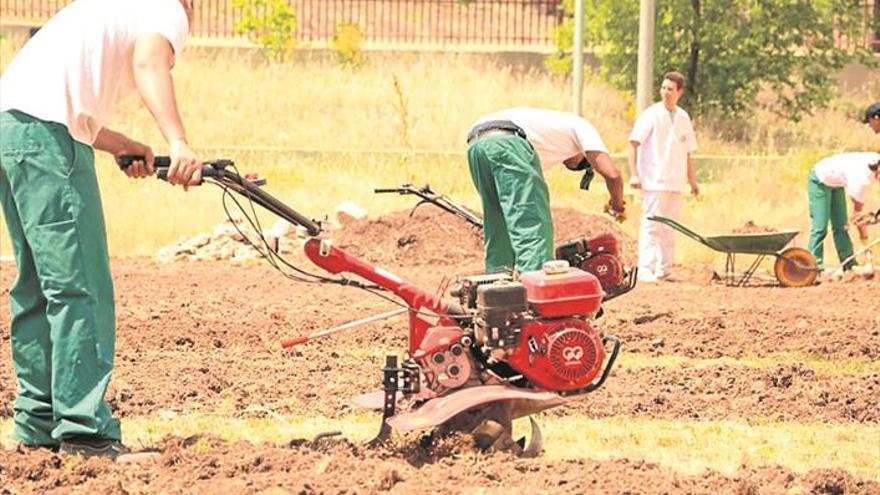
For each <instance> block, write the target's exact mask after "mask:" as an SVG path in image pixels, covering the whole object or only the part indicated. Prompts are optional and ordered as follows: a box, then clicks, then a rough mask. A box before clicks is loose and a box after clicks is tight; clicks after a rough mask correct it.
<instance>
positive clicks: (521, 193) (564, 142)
mask: <svg viewBox="0 0 880 495" xmlns="http://www.w3.org/2000/svg"><path fill="white" fill-rule="evenodd" d="M559 162H562V163H563V164H564V165H565V166H566V167H567V168H568V169H569V170H573V171H583V172H584V175H583V178H582V179H581V188H582V189H587V188H588V187H589V183H590V180H591V179H592V177H593V171H594V170H595V171H596V172H598V173H599V174H600V175H602V177H604V178H605V184H606V187H607V188H608V192H609V194H610V195H611V199H610V200H609V202H608V205H607V206H606V210H607V211H609V212H610V213H612V214H613V215H614V216H616V217H617V218H618V220H621V221H622V220H623V219H624V212H625V206H624V200H623V181H622V179H621V175H620V172H619V171H618V170H617V167H615V166H614V163H613V162H612V161H611V157H610V156H608V150H607V148H605V144H604V143H603V142H602V138H601V137H599V133H598V132H597V131H596V129H595V128H594V127H593V126H592V125H590V123H589V122H587V121H586V120H584V119H583V118H581V117H578V116H577V115H574V114H570V113H563V112H556V111H551V110H541V109H535V108H511V109H508V110H502V111H500V112H497V113H493V114H491V115H487V116H485V117H482V118H481V119H479V120H477V122H476V123H475V124H474V126H473V128H472V129H471V131H470V132H469V133H468V165H469V167H470V172H471V179H472V180H473V182H474V186H476V188H477V191H478V192H479V193H480V198H481V200H482V205H483V224H484V225H483V244H484V247H485V250H486V262H485V264H486V270H487V271H494V270H497V269H502V268H514V267H515V268H516V270H518V271H519V272H527V271H534V270H539V269H540V268H541V267H542V266H543V264H544V262H546V261H549V260H551V259H553V219H552V217H551V214H550V193H549V191H548V188H547V183H546V182H545V180H544V174H543V171H542V168H546V167H548V166H550V165H554V164H556V163H559Z"/></svg>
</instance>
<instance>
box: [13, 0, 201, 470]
mask: <svg viewBox="0 0 880 495" xmlns="http://www.w3.org/2000/svg"><path fill="white" fill-rule="evenodd" d="M191 18H192V5H191V2H190V0H153V1H150V2H144V1H141V0H78V1H76V2H73V3H71V4H70V5H69V6H67V7H65V8H64V9H63V10H61V12H59V13H58V14H57V15H56V16H54V17H53V18H52V19H50V20H49V22H48V23H47V24H46V25H45V26H44V27H43V28H42V29H40V30H39V32H38V33H37V34H36V35H35V36H34V37H33V38H32V39H31V40H29V41H28V42H27V43H26V44H25V45H24V47H23V48H22V49H21V51H20V52H19V53H18V54H17V55H16V57H15V58H14V59H13V60H12V62H11V63H10V65H9V66H8V68H7V69H6V71H5V72H4V74H3V77H2V78H0V204H2V208H3V215H4V218H5V219H6V224H7V228H8V230H9V235H10V239H11V240H12V246H13V250H14V253H15V261H16V265H17V267H18V276H17V278H16V279H15V281H14V282H13V283H12V287H11V289H10V294H9V295H10V300H11V309H12V325H11V329H10V330H11V338H10V341H11V343H12V359H13V364H14V366H15V372H16V376H17V378H18V384H19V390H18V397H17V398H16V400H15V405H14V410H15V428H14V432H13V435H14V437H15V438H16V439H17V440H18V441H19V442H21V443H22V444H24V445H25V446H28V447H35V448H36V447H45V448H50V449H53V450H60V451H62V452H66V453H72V454H80V455H84V456H92V455H99V456H106V457H110V458H115V457H116V456H117V455H119V454H122V453H125V452H127V451H128V449H126V448H125V446H124V445H123V444H122V443H121V435H120V428H119V420H117V419H114V418H113V417H112V415H111V412H110V409H109V407H108V405H107V403H106V401H105V400H104V394H105V393H106V390H107V385H108V383H109V381H110V375H111V371H112V369H113V354H114V347H115V331H116V328H115V307H114V301H113V283H112V280H111V276H110V263H109V259H108V254H107V240H106V232H105V226H104V217H103V212H102V207H101V198H100V194H99V191H98V184H97V180H96V175H95V163H94V149H98V150H101V151H106V152H108V153H111V154H113V155H114V156H116V157H119V156H122V155H143V156H145V157H146V159H145V160H144V161H138V162H136V163H135V164H134V165H133V166H131V167H130V168H129V169H127V171H126V173H127V174H128V175H129V176H130V177H145V176H147V175H149V174H151V173H152V171H153V152H152V150H151V149H150V147H149V146H147V145H145V144H143V143H140V142H138V141H135V140H133V139H130V138H128V137H126V136H124V135H122V134H120V133H118V132H114V131H112V130H110V129H108V128H107V127H105V125H106V123H107V122H108V120H109V118H110V117H111V115H112V114H113V110H114V107H115V106H116V103H117V101H118V100H120V99H121V98H122V97H123V96H124V95H126V94H127V93H129V92H131V91H132V90H134V89H137V91H138V93H140V96H141V98H142V100H143V101H144V103H145V104H146V106H147V107H148V108H149V110H150V112H151V113H152V114H153V117H154V118H155V120H156V122H157V124H158V126H159V128H160V130H161V131H162V133H163V135H164V136H165V138H166V140H167V141H168V144H169V146H170V155H171V158H172V166H171V169H170V171H169V182H171V183H172V184H182V185H184V187H186V186H188V185H193V184H197V183H198V182H199V180H200V179H201V163H200V162H199V160H198V159H197V158H196V156H195V154H194V153H193V151H192V150H191V149H190V148H189V146H188V144H187V140H186V134H185V132H184V127H183V124H182V123H181V119H180V114H179V112H178V109H177V103H176V100H175V96H174V87H173V81H172V79H171V73H170V71H171V68H172V66H173V64H174V57H175V53H178V52H179V51H180V49H181V48H182V47H183V45H184V44H185V42H186V39H187V36H188V32H189V23H190V20H191ZM3 282H4V284H5V283H6V282H7V280H6V279H5V278H4V280H3Z"/></svg>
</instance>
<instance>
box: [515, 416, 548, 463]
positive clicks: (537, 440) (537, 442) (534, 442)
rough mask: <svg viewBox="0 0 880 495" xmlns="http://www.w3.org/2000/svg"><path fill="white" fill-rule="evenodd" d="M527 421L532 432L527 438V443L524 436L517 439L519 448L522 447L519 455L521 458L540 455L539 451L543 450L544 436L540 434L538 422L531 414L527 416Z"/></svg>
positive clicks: (531, 457)
mask: <svg viewBox="0 0 880 495" xmlns="http://www.w3.org/2000/svg"><path fill="white" fill-rule="evenodd" d="M529 423H530V424H531V427H532V434H531V438H530V440H529V444H528V445H526V439H525V437H523V438H520V439H519V440H518V441H517V443H518V444H519V446H520V448H521V449H522V452H521V453H520V454H519V457H522V458H523V459H534V458H536V457H538V456H539V455H541V452H543V451H544V436H543V435H541V427H540V426H538V422H537V421H535V419H534V418H532V417H531V416H529Z"/></svg>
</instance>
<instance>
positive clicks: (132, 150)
mask: <svg viewBox="0 0 880 495" xmlns="http://www.w3.org/2000/svg"><path fill="white" fill-rule="evenodd" d="M125 155H135V156H142V157H144V159H143V160H135V161H133V162H132V163H131V165H130V166H128V167H126V168H124V169H123V172H125V175H127V176H129V177H131V178H134V179H142V178H144V177H149V176H151V175H153V171H154V167H153V149H152V148H150V147H149V146H147V145H146V144H144V143H140V142H138V141H135V140H133V139H127V142H126V143H125V144H123V146H122V147H121V148H118V149H116V150H114V151H113V156H114V157H115V158H116V160H117V161H118V160H119V158H120V157H122V156H125Z"/></svg>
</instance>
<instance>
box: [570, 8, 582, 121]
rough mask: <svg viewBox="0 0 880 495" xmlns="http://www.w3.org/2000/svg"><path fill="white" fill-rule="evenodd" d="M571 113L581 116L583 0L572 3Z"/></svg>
mask: <svg viewBox="0 0 880 495" xmlns="http://www.w3.org/2000/svg"><path fill="white" fill-rule="evenodd" d="M571 79H572V88H571V89H572V93H573V94H572V99H571V106H572V108H571V112H572V113H573V114H575V115H582V111H583V99H584V0H575V1H574V46H573V47H572V78H571Z"/></svg>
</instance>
